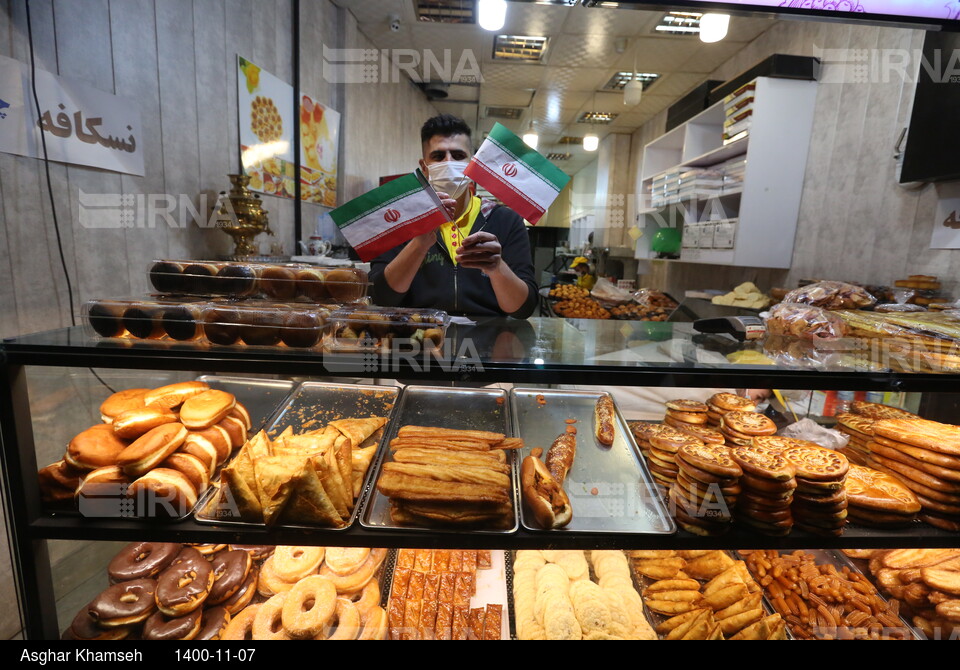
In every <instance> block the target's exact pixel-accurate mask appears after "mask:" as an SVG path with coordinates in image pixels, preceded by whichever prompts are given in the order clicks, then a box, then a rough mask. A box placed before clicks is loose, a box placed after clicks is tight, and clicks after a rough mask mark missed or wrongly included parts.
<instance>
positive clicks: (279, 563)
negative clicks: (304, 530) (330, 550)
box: [272, 545, 326, 582]
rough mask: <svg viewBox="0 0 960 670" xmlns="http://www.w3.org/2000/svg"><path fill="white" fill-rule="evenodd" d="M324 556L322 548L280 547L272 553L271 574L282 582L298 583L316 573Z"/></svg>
mask: <svg viewBox="0 0 960 670" xmlns="http://www.w3.org/2000/svg"><path fill="white" fill-rule="evenodd" d="M325 554H326V551H325V550H324V548H323V547H299V546H288V545H281V546H279V547H277V550H276V551H275V552H273V558H272V560H273V572H274V574H276V576H277V577H279V578H280V579H282V580H284V581H287V582H298V581H300V580H301V579H303V578H304V577H306V576H307V575H312V574H314V573H316V571H317V568H319V567H320V564H321V563H323V558H324V556H325Z"/></svg>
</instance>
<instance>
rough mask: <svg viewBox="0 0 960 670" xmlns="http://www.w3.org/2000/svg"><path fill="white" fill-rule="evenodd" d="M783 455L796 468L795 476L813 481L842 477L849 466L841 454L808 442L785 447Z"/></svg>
mask: <svg viewBox="0 0 960 670" xmlns="http://www.w3.org/2000/svg"><path fill="white" fill-rule="evenodd" d="M782 453H783V456H784V457H785V458H786V459H787V460H788V461H789V462H790V463H791V464H793V466H794V467H795V468H796V469H797V477H802V478H803V479H812V480H814V481H835V480H839V479H843V478H844V476H845V475H846V474H847V470H848V469H849V467H850V463H849V461H847V459H846V457H844V456H843V455H842V454H838V453H837V452H835V451H833V450H831V449H825V448H823V447H821V446H820V445H817V444H813V443H812V442H808V443H805V444H797V445H795V446H793V447H790V448H789V449H785V450H784V451H783V452H782Z"/></svg>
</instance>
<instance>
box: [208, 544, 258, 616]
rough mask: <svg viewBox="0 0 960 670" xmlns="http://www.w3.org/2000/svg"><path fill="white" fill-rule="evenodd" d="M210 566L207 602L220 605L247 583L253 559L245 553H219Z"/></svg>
mask: <svg viewBox="0 0 960 670" xmlns="http://www.w3.org/2000/svg"><path fill="white" fill-rule="evenodd" d="M210 566H211V567H212V568H213V586H211V587H210V595H209V596H208V597H207V602H208V603H210V604H211V605H220V604H222V603H223V602H225V601H226V600H228V599H229V598H230V596H232V595H233V594H235V593H236V592H237V591H239V590H240V587H241V586H243V584H244V583H245V582H246V581H247V576H248V575H249V573H250V568H251V567H252V566H253V559H252V558H251V557H250V554H248V553H247V552H245V551H236V550H234V551H221V552H220V553H218V554H217V555H216V556H214V557H213V558H212V559H211V561H210Z"/></svg>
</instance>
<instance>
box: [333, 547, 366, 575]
mask: <svg viewBox="0 0 960 670" xmlns="http://www.w3.org/2000/svg"><path fill="white" fill-rule="evenodd" d="M369 555H370V550H369V549H368V548H366V547H327V552H326V556H325V558H324V561H325V562H326V566H327V567H328V568H330V570H331V571H333V572H334V573H336V574H338V575H349V574H350V573H352V572H356V571H357V569H358V568H359V567H360V566H361V565H363V562H364V561H366V560H367V557H368V556H369Z"/></svg>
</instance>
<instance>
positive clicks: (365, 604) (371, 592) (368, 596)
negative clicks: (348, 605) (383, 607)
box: [350, 579, 380, 617]
mask: <svg viewBox="0 0 960 670" xmlns="http://www.w3.org/2000/svg"><path fill="white" fill-rule="evenodd" d="M350 600H351V601H353V604H354V605H356V606H357V609H358V610H359V611H360V616H361V617H365V616H366V615H367V612H368V611H369V610H370V609H371V608H374V607H379V606H380V583H379V582H378V581H377V580H376V579H371V580H370V581H369V582H367V585H366V586H364V587H363V589H362V590H361V591H360V594H359V597H357V596H356V595H355V596H354V597H353V598H351V599H350Z"/></svg>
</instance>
